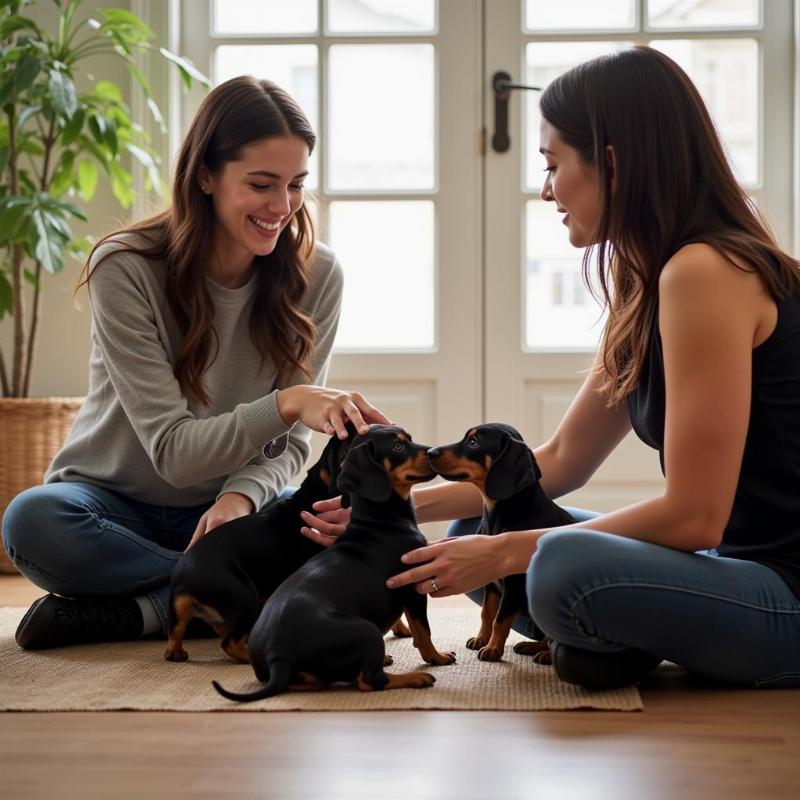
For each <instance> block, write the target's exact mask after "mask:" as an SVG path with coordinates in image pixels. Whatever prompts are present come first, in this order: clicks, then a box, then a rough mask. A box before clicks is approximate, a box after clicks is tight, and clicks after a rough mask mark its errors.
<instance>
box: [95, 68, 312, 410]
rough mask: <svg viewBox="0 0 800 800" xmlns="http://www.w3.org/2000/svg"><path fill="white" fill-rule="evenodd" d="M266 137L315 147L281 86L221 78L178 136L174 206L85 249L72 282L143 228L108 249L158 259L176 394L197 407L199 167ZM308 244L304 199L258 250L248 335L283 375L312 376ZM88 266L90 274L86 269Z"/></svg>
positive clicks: (200, 367)
mask: <svg viewBox="0 0 800 800" xmlns="http://www.w3.org/2000/svg"><path fill="white" fill-rule="evenodd" d="M272 136H298V137H299V138H301V139H302V140H303V141H305V143H306V144H307V145H308V150H309V153H310V152H311V151H312V150H313V149H314V145H315V143H316V136H315V135H314V132H313V130H312V129H311V125H310V124H309V122H308V119H307V118H306V116H305V115H304V114H303V112H302V111H301V110H300V107H299V106H298V105H297V103H295V101H294V100H293V99H292V98H291V97H290V96H289V95H288V94H287V93H286V92H285V91H284V90H283V89H281V88H280V87H279V86H277V85H276V84H274V83H272V82H271V81H266V80H256V79H255V78H251V77H249V76H241V77H238V78H233V79H232V80H229V81H226V82H225V83H222V84H220V85H219V86H217V87H216V88H215V89H213V90H212V91H211V92H209V94H208V95H207V96H206V97H205V99H204V100H203V102H202V104H201V105H200V108H199V109H198V111H197V114H196V115H195V117H194V120H193V121H192V124H191V125H190V126H189V130H188V132H187V134H186V137H185V138H184V140H183V144H182V145H181V148H180V151H179V153H178V158H177V161H176V164H175V171H174V175H173V179H172V204H171V206H170V208H168V209H167V210H166V211H162V212H161V213H159V214H156V215H155V216H152V217H149V218H148V219H145V220H142V221H141V222H138V223H136V224H133V225H130V226H128V227H126V228H123V229H122V230H121V231H115V232H114V233H112V234H109V235H108V236H106V237H104V238H103V239H101V240H100V241H99V242H98V243H97V244H96V245H95V247H94V249H93V250H92V253H91V254H90V256H89V260H88V261H87V262H86V265H85V266H84V269H83V272H82V273H81V280H80V283H79V286H81V285H83V284H88V283H89V281H90V270H89V264H90V262H91V258H92V255H93V254H94V252H95V250H97V248H98V247H99V246H100V245H101V244H102V243H103V242H105V241H107V240H108V239H109V238H112V237H116V236H118V235H119V234H120V233H122V234H126V233H134V234H140V235H141V237H142V238H145V239H146V240H148V241H151V242H152V247H146V246H145V247H140V246H137V245H134V244H130V243H128V242H124V243H120V247H119V248H117V249H116V250H113V251H111V252H109V253H107V254H105V255H104V256H103V257H102V258H101V259H100V261H99V262H98V264H96V265H95V266H94V268H93V270H94V269H97V267H98V266H99V264H100V263H102V262H103V261H105V259H107V258H108V257H109V256H110V255H113V254H114V253H117V252H133V253H137V254H138V255H141V256H143V257H145V258H149V259H154V260H163V261H164V263H165V264H166V269H167V280H166V293H167V301H168V303H169V306H170V309H171V310H172V312H173V314H174V315H175V318H176V320H177V322H178V325H179V326H180V330H181V333H182V334H183V342H182V344H181V348H180V351H179V353H178V355H177V359H176V362H175V377H176V378H177V379H178V382H179V383H180V386H181V389H182V391H183V392H184V393H185V394H186V395H187V396H188V397H190V398H191V399H193V400H194V401H196V402H198V403H202V404H204V405H208V404H209V403H210V398H209V396H208V394H207V392H206V389H205V387H204V385H203V373H204V372H205V370H206V369H207V368H208V366H209V365H210V364H211V362H213V360H214V357H215V356H214V353H213V347H214V344H215V341H214V337H215V334H214V306H213V303H212V300H211V297H210V295H209V293H208V289H207V288H206V284H205V281H204V280H203V273H202V256H203V255H204V254H205V253H208V252H209V251H210V249H211V246H212V234H213V230H214V207H213V204H212V200H211V198H210V197H209V196H207V195H205V194H203V192H202V191H201V189H200V185H199V183H198V171H199V170H200V168H201V166H203V165H205V166H206V167H208V169H209V170H210V171H211V172H212V173H214V172H217V171H218V170H220V169H222V167H224V165H225V164H226V163H228V162H230V161H236V160H238V159H239V158H240V157H241V151H242V148H244V147H245V146H247V145H248V144H252V143H253V142H257V141H260V140H262V139H266V138H269V137H272ZM313 250H314V229H313V225H312V222H311V216H310V214H309V212H308V210H307V209H306V207H305V205H303V206H302V207H301V208H300V210H299V211H298V212H297V213H296V214H295V216H294V218H293V220H292V222H291V224H289V225H287V226H286V228H284V230H283V231H282V232H281V234H280V237H279V238H278V241H277V243H276V245H275V249H274V250H273V251H272V253H270V254H269V255H266V256H256V257H255V259H254V263H255V265H256V280H257V281H258V287H257V290H256V295H255V302H254V304H253V310H252V313H251V316H250V338H251V339H252V341H253V344H254V345H255V347H256V348H257V349H258V351H259V353H260V354H261V358H262V363H263V361H264V360H266V359H267V358H269V359H271V360H272V361H273V362H274V363H275V364H276V365H277V367H278V371H279V373H280V375H281V377H284V378H285V377H288V376H289V375H291V374H292V373H294V372H295V371H298V370H299V371H300V372H301V373H302V374H303V375H305V377H306V378H307V379H308V378H310V366H309V362H310V355H311V351H312V348H313V345H314V339H315V336H316V328H315V326H314V323H313V321H312V320H311V318H310V317H309V316H307V315H306V314H304V313H302V311H300V308H299V304H300V301H301V299H302V297H303V294H304V293H305V291H306V289H307V287H308V268H309V262H310V259H311V256H312V254H313ZM93 270H92V271H93Z"/></svg>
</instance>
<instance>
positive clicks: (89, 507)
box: [3, 482, 291, 633]
mask: <svg viewBox="0 0 800 800" xmlns="http://www.w3.org/2000/svg"><path fill="white" fill-rule="evenodd" d="M289 493H291V490H287V491H286V492H285V493H284V494H289ZM210 506H211V503H205V504H203V505H200V506H192V507H189V508H171V507H165V506H154V505H149V504H148V503H140V502H138V501H136V500H132V499H131V498H129V497H125V496H123V495H120V494H116V493H115V492H111V491H109V490H108V489H103V488H101V487H99V486H94V485H92V484H88V483H68V482H63V483H48V484H45V485H44V486H35V487H33V488H32V489H27V490H26V491H24V492H22V493H21V494H19V495H17V497H15V498H14V500H12V501H11V503H10V504H9V506H8V508H7V509H6V512H5V514H4V515H3V544H4V545H5V548H6V551H7V552H8V554H9V556H10V557H11V560H12V561H13V562H14V564H15V566H16V567H17V569H18V570H19V571H20V572H21V573H22V574H23V575H24V576H25V577H26V578H28V580H30V581H31V582H32V583H35V584H36V585H37V586H40V587H41V588H42V589H45V590H46V591H48V592H52V593H54V594H59V595H63V596H64V597H97V596H102V595H117V596H119V595H129V596H131V597H135V596H137V595H142V594H145V595H146V596H147V597H148V598H149V599H150V601H151V602H152V604H153V606H154V607H155V609H156V612H157V613H158V616H159V618H160V620H161V625H162V628H163V630H164V632H165V633H166V632H167V607H168V604H169V577H170V574H171V573H172V568H173V567H174V566H175V563H176V562H177V560H178V559H179V558H180V557H181V553H182V552H183V551H184V550H185V549H186V546H187V545H188V544H189V541H190V539H191V538H192V534H193V533H194V531H195V528H196V527H197V523H198V522H199V520H200V517H201V516H202V515H203V514H204V513H205V512H206V511H207V510H208V509H209V507H210ZM155 585H158V588H153V587H154V586H155Z"/></svg>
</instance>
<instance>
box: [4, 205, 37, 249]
mask: <svg viewBox="0 0 800 800" xmlns="http://www.w3.org/2000/svg"><path fill="white" fill-rule="evenodd" d="M8 199H21V200H25V201H26V202H24V203H15V204H13V205H12V204H10V203H8V200H6V202H4V203H3V204H2V205H0V244H6V243H7V242H10V241H14V239H15V238H16V236H17V234H18V233H19V225H20V222H21V221H22V220H23V219H24V217H25V216H26V215H27V214H28V212H29V211H30V207H31V203H30V200H28V198H8Z"/></svg>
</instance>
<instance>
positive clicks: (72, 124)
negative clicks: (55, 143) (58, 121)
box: [61, 108, 86, 146]
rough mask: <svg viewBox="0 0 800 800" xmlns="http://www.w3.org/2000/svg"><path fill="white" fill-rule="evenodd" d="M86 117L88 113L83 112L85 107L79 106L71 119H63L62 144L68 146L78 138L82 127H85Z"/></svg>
mask: <svg viewBox="0 0 800 800" xmlns="http://www.w3.org/2000/svg"><path fill="white" fill-rule="evenodd" d="M85 117H86V115H85V114H84V113H83V109H82V108H79V109H77V110H76V111H75V113H74V114H73V115H72V118H71V119H69V120H64V121H63V124H64V127H63V128H62V129H61V144H62V145H65V146H66V145H69V144H72V143H73V142H74V141H75V140H76V139H77V138H78V135H79V134H80V132H81V128H83V121H84V119H85Z"/></svg>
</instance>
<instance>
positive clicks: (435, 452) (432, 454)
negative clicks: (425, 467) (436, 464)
mask: <svg viewBox="0 0 800 800" xmlns="http://www.w3.org/2000/svg"><path fill="white" fill-rule="evenodd" d="M441 454H442V450H441V448H440V447H431V449H430V450H428V453H427V455H428V461H436V459H437V458H439V456H440V455H441Z"/></svg>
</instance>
